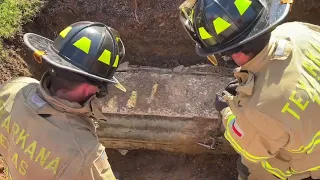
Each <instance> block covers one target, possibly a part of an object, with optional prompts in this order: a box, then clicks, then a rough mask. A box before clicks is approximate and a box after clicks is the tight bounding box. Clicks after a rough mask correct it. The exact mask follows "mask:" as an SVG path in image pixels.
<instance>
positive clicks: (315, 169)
mask: <svg viewBox="0 0 320 180" xmlns="http://www.w3.org/2000/svg"><path fill="white" fill-rule="evenodd" d="M318 170H320V166H316V167H313V168H310V169H307V170H305V171H299V172H298V171H295V170H294V169H291V171H292V172H293V174H301V173H305V172H309V171H318Z"/></svg>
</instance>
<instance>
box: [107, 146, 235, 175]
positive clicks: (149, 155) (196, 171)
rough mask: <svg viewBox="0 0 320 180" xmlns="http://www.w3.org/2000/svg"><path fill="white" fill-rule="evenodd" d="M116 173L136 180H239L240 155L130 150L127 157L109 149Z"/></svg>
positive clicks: (112, 165) (111, 162) (112, 166)
mask: <svg viewBox="0 0 320 180" xmlns="http://www.w3.org/2000/svg"><path fill="white" fill-rule="evenodd" d="M107 154H108V157H109V162H110V164H111V168H112V170H113V171H114V172H122V173H124V176H125V179H135V180H167V179H168V180H169V179H170V180H171V179H172V180H178V179H179V180H180V179H183V180H198V179H201V180H209V179H217V180H225V179H237V170H236V160H237V158H238V155H232V156H227V155H221V156H216V155H211V154H202V155H185V154H176V153H168V152H155V151H147V150H133V151H129V152H128V153H127V154H126V155H125V156H123V155H121V154H120V153H119V152H118V151H117V150H112V149H108V150H107Z"/></svg>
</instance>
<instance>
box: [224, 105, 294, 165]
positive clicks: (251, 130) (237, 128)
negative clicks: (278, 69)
mask: <svg viewBox="0 0 320 180" xmlns="http://www.w3.org/2000/svg"><path fill="white" fill-rule="evenodd" d="M221 113H222V116H223V125H224V127H225V134H224V136H225V138H226V139H227V140H228V141H229V142H230V144H231V146H232V147H233V148H234V149H235V150H236V151H237V152H238V153H239V154H240V155H241V156H242V157H244V158H245V159H247V160H248V161H250V162H253V163H258V162H261V161H263V160H266V159H269V158H272V157H274V156H276V155H277V153H278V151H279V150H280V148H282V147H284V146H285V145H286V144H287V142H288V139H289V135H288V134H287V133H286V132H285V131H284V130H283V128H281V127H280V126H279V124H278V123H277V121H275V120H274V119H271V118H270V117H268V116H266V115H265V114H263V113H260V112H256V111H252V112H248V113H245V112H243V113H239V114H237V116H235V115H234V114H233V113H232V111H231V109H230V107H227V108H225V109H224V110H222V112H221ZM247 114H248V115H247ZM249 115H250V116H249Z"/></svg>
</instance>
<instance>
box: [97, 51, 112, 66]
mask: <svg viewBox="0 0 320 180" xmlns="http://www.w3.org/2000/svg"><path fill="white" fill-rule="evenodd" d="M110 59H111V52H110V51H108V50H106V49H105V50H104V51H103V53H102V54H101V56H100V57H99V58H98V60H99V61H101V62H103V63H105V64H107V65H110Z"/></svg>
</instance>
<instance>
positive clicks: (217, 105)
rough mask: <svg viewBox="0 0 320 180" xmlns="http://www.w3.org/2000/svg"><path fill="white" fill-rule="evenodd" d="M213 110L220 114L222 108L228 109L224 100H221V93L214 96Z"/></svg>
mask: <svg viewBox="0 0 320 180" xmlns="http://www.w3.org/2000/svg"><path fill="white" fill-rule="evenodd" d="M214 105H215V108H216V110H217V111H219V112H221V111H222V110H223V109H224V108H226V107H228V106H229V105H228V104H227V102H226V101H225V100H223V98H222V94H221V93H217V94H216V100H215V102H214Z"/></svg>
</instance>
